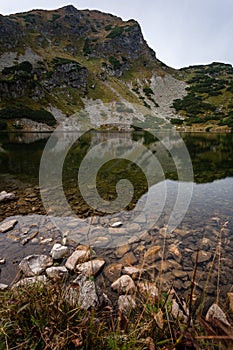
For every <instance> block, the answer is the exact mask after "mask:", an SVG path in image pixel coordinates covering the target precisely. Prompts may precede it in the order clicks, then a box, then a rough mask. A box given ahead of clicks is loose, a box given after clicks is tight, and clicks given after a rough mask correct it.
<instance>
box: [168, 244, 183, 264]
mask: <svg viewBox="0 0 233 350" xmlns="http://www.w3.org/2000/svg"><path fill="white" fill-rule="evenodd" d="M168 252H169V253H170V254H171V255H172V256H173V258H174V259H175V260H176V261H177V262H178V263H180V262H181V259H182V254H181V252H180V250H179V248H178V247H177V246H176V245H175V244H172V245H170V247H169V248H168Z"/></svg>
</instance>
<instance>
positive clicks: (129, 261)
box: [119, 252, 138, 265]
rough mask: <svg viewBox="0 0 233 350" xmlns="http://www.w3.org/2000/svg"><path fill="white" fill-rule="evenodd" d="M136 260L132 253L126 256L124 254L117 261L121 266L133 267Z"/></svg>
mask: <svg viewBox="0 0 233 350" xmlns="http://www.w3.org/2000/svg"><path fill="white" fill-rule="evenodd" d="M137 261H138V260H137V258H136V256H135V255H134V253H133V252H129V253H127V254H125V255H124V256H123V258H121V259H120V260H119V263H120V264H122V265H134V264H136V263H137Z"/></svg>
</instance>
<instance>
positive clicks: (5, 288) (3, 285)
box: [0, 283, 9, 290]
mask: <svg viewBox="0 0 233 350" xmlns="http://www.w3.org/2000/svg"><path fill="white" fill-rule="evenodd" d="M8 288H9V286H8V285H7V284H4V283H0V290H7V289H8Z"/></svg>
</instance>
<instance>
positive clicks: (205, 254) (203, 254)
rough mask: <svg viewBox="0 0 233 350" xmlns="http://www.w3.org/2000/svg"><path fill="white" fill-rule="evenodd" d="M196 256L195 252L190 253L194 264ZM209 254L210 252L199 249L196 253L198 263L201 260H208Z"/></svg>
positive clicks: (201, 261)
mask: <svg viewBox="0 0 233 350" xmlns="http://www.w3.org/2000/svg"><path fill="white" fill-rule="evenodd" d="M196 256H197V253H193V254H192V261H193V263H194V264H195V262H196ZM211 256H212V254H211V253H210V252H205V251H204V250H200V251H199V253H198V263H203V262H207V261H209V260H210V258H211Z"/></svg>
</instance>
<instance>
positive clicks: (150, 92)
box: [143, 86, 154, 96]
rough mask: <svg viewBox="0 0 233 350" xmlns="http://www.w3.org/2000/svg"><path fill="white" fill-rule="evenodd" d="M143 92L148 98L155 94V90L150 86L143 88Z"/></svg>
mask: <svg viewBox="0 0 233 350" xmlns="http://www.w3.org/2000/svg"><path fill="white" fill-rule="evenodd" d="M143 92H144V94H145V95H146V96H150V95H153V94H154V92H153V90H152V89H151V88H150V87H149V86H145V87H144V88H143Z"/></svg>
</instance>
